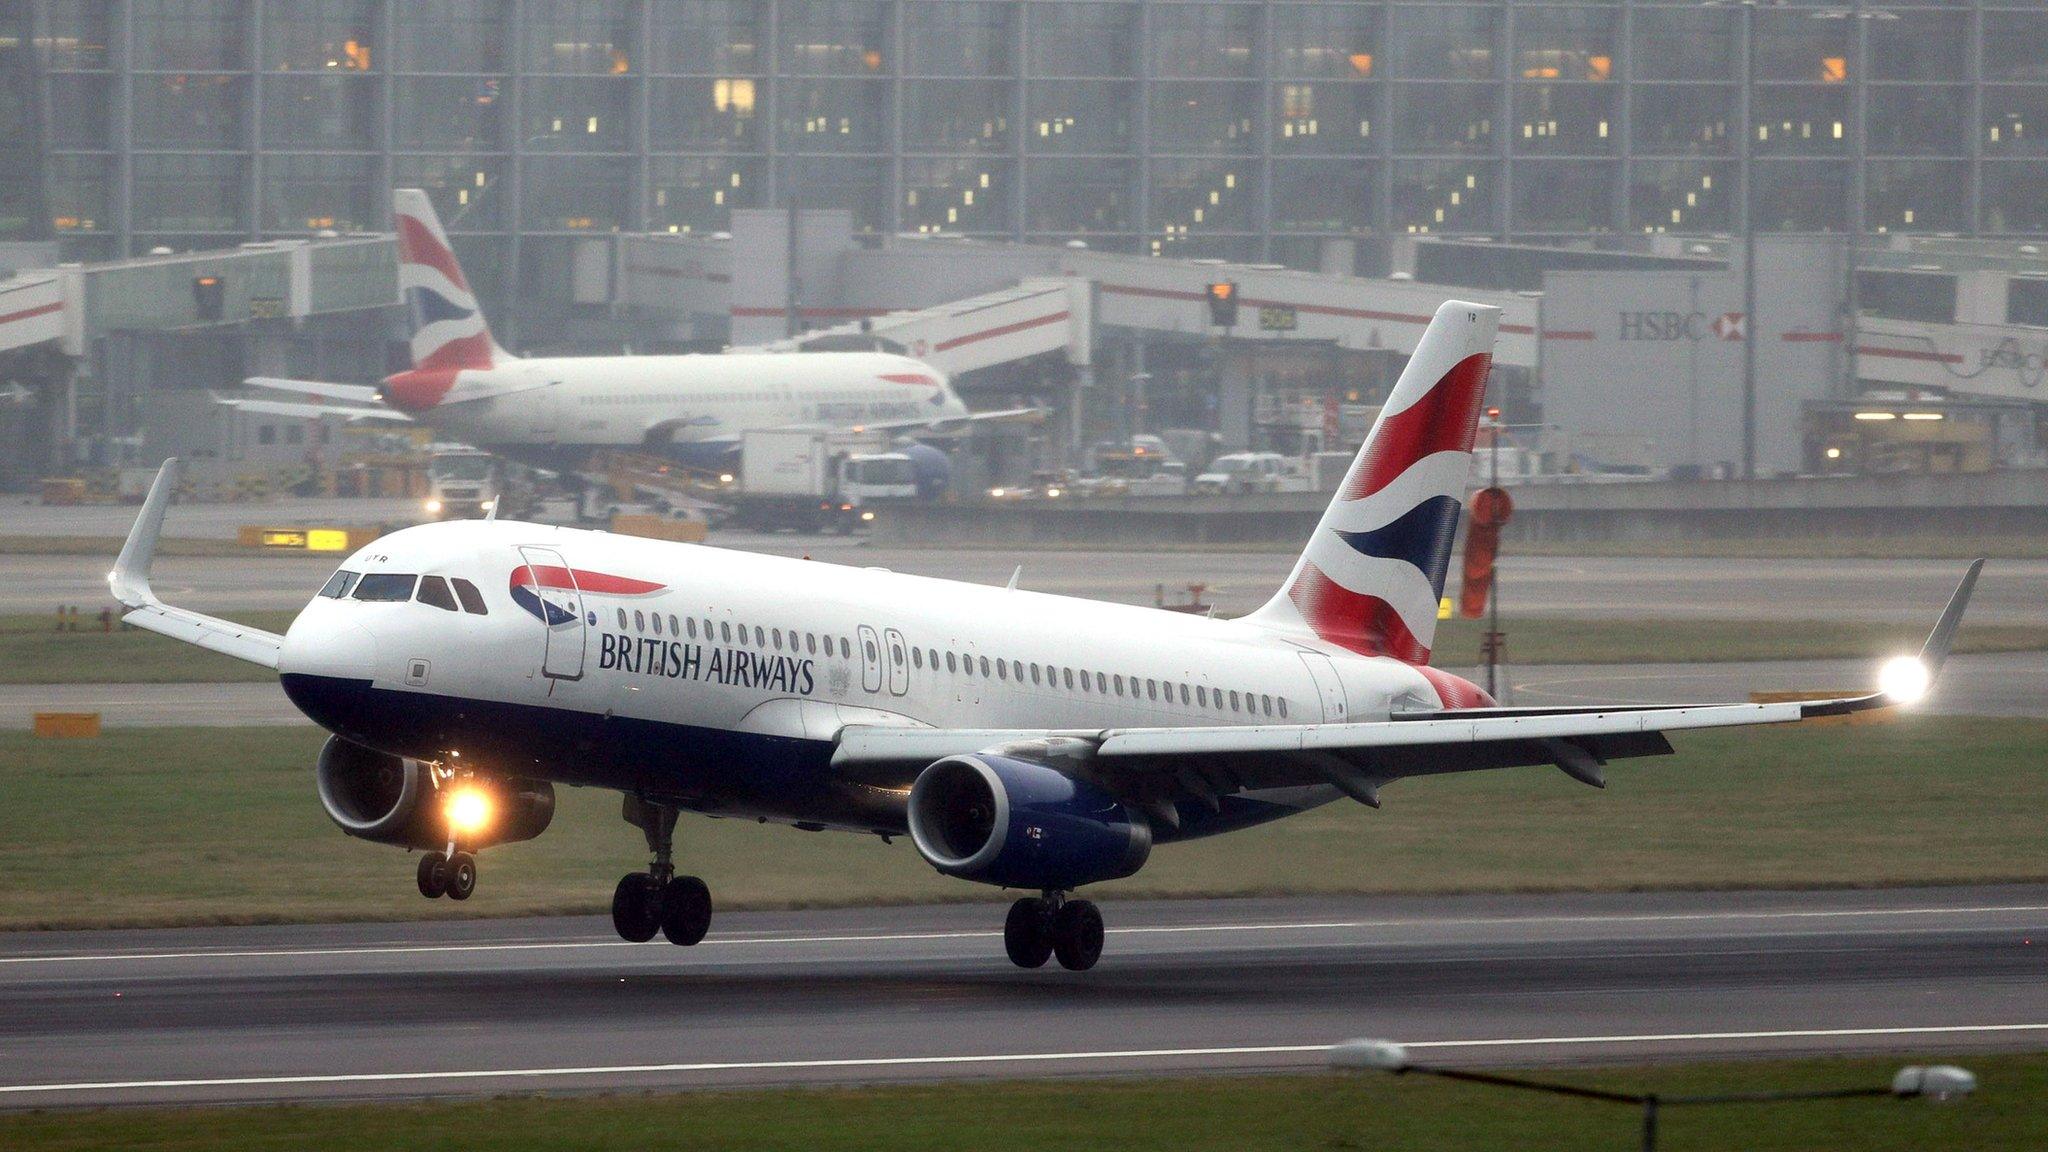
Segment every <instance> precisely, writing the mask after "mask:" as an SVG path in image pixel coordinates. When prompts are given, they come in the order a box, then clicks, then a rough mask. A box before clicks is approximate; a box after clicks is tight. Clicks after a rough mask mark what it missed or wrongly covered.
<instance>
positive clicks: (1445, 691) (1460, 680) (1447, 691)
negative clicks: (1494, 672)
mask: <svg viewBox="0 0 2048 1152" xmlns="http://www.w3.org/2000/svg"><path fill="white" fill-rule="evenodd" d="M1415 670H1416V671H1417V672H1420V673H1422V678H1423V679H1424V680H1427V681H1429V686H1430V687H1431V688H1434V689H1436V698H1437V700H1438V701H1440V702H1441V703H1442V704H1443V706H1444V707H1446V708H1491V707H1493V706H1494V699H1493V697H1491V696H1488V695H1487V694H1486V689H1484V688H1481V687H1480V686H1479V685H1477V684H1474V683H1473V682H1471V681H1470V680H1467V679H1465V678H1464V677H1463V676H1453V675H1451V674H1450V673H1449V672H1446V671H1444V670H1443V669H1441V668H1431V667H1430V666H1429V665H1427V664H1422V665H1418V666H1417V667H1416V669H1415Z"/></svg>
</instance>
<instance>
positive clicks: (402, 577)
mask: <svg viewBox="0 0 2048 1152" xmlns="http://www.w3.org/2000/svg"><path fill="white" fill-rule="evenodd" d="M417 583H419V577H418V576H417V575H415V574H413V573H411V572H372V573H370V574H369V575H367V576H364V577H363V578H362V580H361V581H360V582H358V583H357V584H356V599H358V600H410V599H412V586H413V585H414V584H417Z"/></svg>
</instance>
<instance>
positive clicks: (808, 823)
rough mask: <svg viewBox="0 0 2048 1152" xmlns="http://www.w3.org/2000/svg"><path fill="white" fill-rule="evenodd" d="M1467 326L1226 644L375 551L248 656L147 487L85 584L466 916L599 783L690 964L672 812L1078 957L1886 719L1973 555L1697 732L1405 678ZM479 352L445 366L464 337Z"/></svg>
mask: <svg viewBox="0 0 2048 1152" xmlns="http://www.w3.org/2000/svg"><path fill="white" fill-rule="evenodd" d="M1498 319H1499V314H1498V312H1497V310H1495V309H1492V308H1487V307H1482V306H1479V305H1473V304H1464V303H1459V302H1456V301H1453V302H1451V303H1447V304H1445V305H1444V306H1443V307H1442V308H1441V309H1439V310H1438V312H1437V313H1436V316H1435V318H1434V319H1433V321H1432V322H1431V324H1430V326H1429V329H1428V331H1427V333H1426V334H1425V335H1424V337H1423V339H1422V342H1421V345H1420V347H1419V348H1418V350H1417V351H1416V353H1415V356H1414V357H1413V359H1412V360H1411V361H1410V363H1409V364H1408V366H1407V369H1406V370H1405V371H1404V372H1403V373H1402V375H1401V378H1400V381H1399V382H1398V384H1397V385H1396V387H1395V389H1394V391H1393V393H1392V395H1391V396H1390V397H1389V399H1388V402H1387V404H1386V406H1385V409H1384V411H1383V412H1382V413H1381V415H1380V418H1379V421H1378V423H1377V424H1376V425H1375V426H1374V428H1373V431H1372V433H1371V434H1370V435H1369V436H1368V438H1367V439H1366V441H1365V444H1364V445H1363V447H1362V448H1361V449H1360V451H1359V454H1358V456H1357V458H1356V459H1355V460H1354V461H1353V463H1352V465H1351V469H1350V471H1349V473H1348V474H1347V476H1346V477H1345V480H1344V482H1343V485H1342V486H1341V488H1340V489H1339V491H1338V492H1337V494H1336V496H1335V498H1334V499H1333V500H1332V502H1331V504H1330V505H1329V507H1328V509H1327V510H1326V512H1325V513H1324V515H1323V518H1322V521H1321V523H1320V524H1319V525H1318V527H1317V528H1316V531H1315V534H1314V535H1313V536H1312V537H1311V539H1310V540H1309V542H1308V545H1307V547H1306V548H1305V549H1304V551H1303V552H1302V554H1301V556H1300V558H1299V559H1298V560H1297V561H1296V563H1295V565H1294V569H1293V571H1292V573H1291V574H1290V576H1289V577H1288V579H1287V581H1286V583H1285V584H1284V585H1282V586H1281V587H1280V588H1279V589H1278V590H1277V591H1276V592H1275V593H1274V594H1273V597H1272V599H1271V600H1270V601H1269V602H1268V603H1267V604H1266V605H1265V606H1264V607H1262V608H1260V609H1259V610H1258V611H1256V612H1254V613H1252V614H1251V615H1249V616H1247V617H1245V618H1243V619H1239V620H1216V619H1205V618H1200V617H1191V616H1187V615H1183V614H1178V613H1169V612H1160V611H1157V610H1153V609H1147V608H1137V607H1128V606H1123V605H1114V604H1103V603H1097V602H1093V601H1086V600H1080V599H1075V598H1071V597H1062V596H1049V595H1041V594H1037V593H1032V592H1027V591H1022V590H1019V589H1016V588H1014V587H1007V588H994V587H983V586H979V585H969V584H961V583H957V582H950V581H941V580H932V579H927V578H923V577H917V576H909V575H901V574H896V573H890V572H886V571H881V570H873V569H862V568H850V567H840V566H836V565H831V564H823V563H814V562H809V561H802V560H789V559H783V558H779V557H770V556H758V555H751V554H747V553H741V552H734V551H729V550H724V549H706V548H700V547H694V546H690V545H681V544H671V543H666V542H661V541H654V540H643V539H636V538H630V537H621V536H612V535H608V534H605V533H599V532H588V531H580V530H575V529H564V528H556V527H551V526H544V525H536V524H522V523H513V522H506V521H458V522H451V523H443V524H430V525H422V526H419V527H413V528H407V529H405V530H403V531H400V532H396V533H393V534H392V535H390V536H387V537H385V538H383V539H381V540H378V541H377V542H375V543H373V544H371V545H369V546H368V547H366V548H364V549H362V550H361V551H359V552H357V553H356V554H355V555H353V556H351V557H350V558H349V559H348V560H347V562H345V563H344V564H343V565H342V566H341V568H340V570H338V571H337V572H335V573H334V575H333V577H332V578H331V579H330V580H329V581H328V583H327V584H326V586H325V587H324V588H322V589H321V591H320V593H319V594H318V595H317V596H315V597H314V598H313V600H312V601H311V602H310V603H309V604H308V605H307V607H306V609H305V610H304V611H303V612H302V613H301V614H300V615H299V616H298V618H297V619H296V620H295V621H294V622H293V624H292V625H291V628H290V629H289V631H287V632H286V633H285V634H284V635H282V636H279V635H275V634H272V633H267V632H262V631H258V630H255V629H250V628H246V627H243V626H241V625H237V624H234V623H232V622H230V621H225V620H220V619H216V618H213V617H208V616H203V615H200V614H198V613H194V612H191V611H187V610H184V609H179V608H175V607H171V606H169V605H166V604H164V603H163V602H162V601H161V600H160V599H158V597H157V596H156V595H155V593H154V592H153V591H152V590H151V588H150V584H149V562H150V558H151V555H152V553H153V551H154V547H155V542H156V539H157V536H158V533H159V532H160V530H161V528H162V524H163V518H164V514H165V507H166V504H167V501H168V497H169V493H170V491H171V489H172V487H173V486H174V484H175V461H173V462H168V463H167V464H166V465H165V468H164V472H163V474H162V475H160V476H159V477H158V479H157V483H156V485H155V486H154V487H153V488H152V489H151V492H150V495H149V498H148V500H147V501H146V503H145V504H144V506H143V510H142V513H141V515H140V516H139V517H138V519H137V521H136V524H135V528H134V530H133V532H132V533H131V534H130V537H129V539H128V542H127V544H126V545H125V546H124V548H123V549H122V552H121V556H120V559H119V561H118V562H117V564H116V566H115V568H114V570H113V572H112V573H110V577H109V579H110V583H111V586H112V588H113V591H114V594H115V595H116V597H117V598H118V599H119V600H120V601H121V602H122V603H123V604H125V605H127V606H128V607H129V608H130V609H132V611H130V613H129V614H128V617H127V619H128V620H129V621H131V622H133V623H135V624H138V625H140V626H142V627H144V628H148V629H151V630H154V631H158V632H162V633H164V634H166V635H170V636H175V637H177V638H179V639H182V640H186V641H188V642H190V643H194V644H197V645H200V646H202V647H206V648H210V649H213V650H215V651H219V652H224V653H227V654H229V655H232V656H237V657H239V658H241V659H244V660H248V661H251V662H254V663H257V664H260V665H263V666H265V667H268V668H273V669H275V670H276V671H277V673H278V675H279V679H280V681H281V683H282V685H283V687H284V690H285V692H286V693H287V695H289V696H290V698H291V699H292V701H293V703H294V704H296V705H297V706H298V707H299V709H300V710H301V711H303V712H304V713H305V714H306V715H307V716H309V717H311V718H312V719H313V720H314V721H316V722H317V723H319V724H320V725H321V726H322V727H324V728H326V729H327V730H328V731H329V732H331V733H333V735H332V736H331V738H330V739H329V740H328V742H327V745H326V747H325V749H324V750H323V752H322V753H321V756H320V761H319V765H318V771H317V780H318V788H319V795H320V799H321V802H322V803H323V805H324V806H325V808H326V810H327V813H328V815H329V816H330V817H331V818H332V819H333V820H334V822H335V823H336V824H338V825H340V826H341V828H342V829H343V830H344V831H346V832H348V833H349V834H351V835H354V836H358V837H361V838H364V839H367V840H372V841H376V842H380V843H385V844H392V845H398V846H402V847H406V848H409V849H413V850H417V851H419V852H421V853H422V856H421V858H420V861H419V867H418V872H417V879H418V884H419V887H420V890H421V891H422V892H423V893H424V894H426V895H428V896H439V895H443V894H445V895H448V896H452V897H455V898H457V899H461V898H466V897H467V896H468V895H469V894H470V892H471V891H472V890H473V888H474V886H475V883H476V860H475V855H474V854H475V853H476V852H477V851H479V850H481V849H483V848H486V847H489V846H490V845H493V844H497V843H503V842H506V841H513V840H521V839H526V838H529V837H532V836H535V835H539V834H540V833H541V831H542V830H544V829H545V828H546V827H547V824H548V822H549V818H550V816H551V815H552V813H553V809H554V791H553V786H554V785H555V784H557V783H567V784H575V785H587V786H595V787H602V788H611V789H616V790H618V791H620V792H621V793H623V794H624V795H625V804H624V815H625V818H626V820H627V821H628V822H630V823H632V824H633V825H635V826H636V827H638V828H639V829H640V830H641V831H642V832H643V834H644V835H645V838H646V841H647V844H648V848H649V850H650V852H651V853H652V855H653V861H652V863H651V864H650V866H649V867H648V868H647V870H645V871H639V872H633V873H630V874H628V875H627V876H625V877H624V878H623V879H621V880H620V882H619V884H618V887H617V889H616V890H615V892H614V897H613V904H612V916H613V922H614V925H615V927H616V928H617V930H618V932H619V933H620V935H621V936H623V937H625V938H626V939H629V940H648V939H651V938H652V937H653V936H654V935H655V934H656V933H657V932H660V933H662V934H664V935H666V936H667V937H668V939H669V940H671V941H673V942H675V943H677V944H694V943H696V942H697V941H698V940H700V939H702V937H703V935H704V933H705V931H706V930H707V928H708V926H709V924H710V919H711V896H710V891H709V889H708V887H707V886H706V885H705V883H704V882H703V881H702V880H700V879H697V878H695V877H692V876H678V875H677V874H676V869H675V864H674V858H673V831H674V828H675V825H676V821H677V819H678V816H679V814H680V813H682V812H685V811H694V812H701V813H705V814H709V815H715V816H724V817H743V818H752V819H756V820H760V821H763V822H778V823H785V824H792V825H794V826H796V827H799V828H804V829H810V830H823V829H828V828H829V829H838V830H844V831H851V832H858V833H864V834H873V835H879V836H882V837H884V838H892V837H895V836H898V835H903V834H906V833H907V834H908V835H909V837H910V839H911V840H912V842H913V844H914V845H915V848H916V851H917V853H918V854H919V856H921V857H922V858H923V859H924V861H925V862H926V863H928V864H929V865H931V866H932V867H933V868H936V869H937V870H939V871H940V872H942V873H945V874H947V875H951V876H955V877H959V878H961V879H965V880H971V881H976V882H980V883H985V884H991V885H997V886H1000V887H1004V888H1017V889H1023V890H1025V891H1027V892H1034V893H1037V895H1032V896H1027V897H1025V898H1023V899H1020V900H1018V901H1016V902H1015V903H1014V904H1013V905H1012V906H1011V909H1010V912H1009V915H1008V918H1007V921H1006V923H1005V929H1004V943H1005V948H1006V951H1007V952H1008V954H1009V956H1010V958H1011V960H1012V961H1013V962H1015V963H1016V964H1018V965H1021V966H1025V967H1037V966H1040V965H1043V964H1044V963H1045V962H1046V960H1047V959H1048V958H1049V957H1052V956H1057V957H1058V960H1059V962H1060V963H1061V964H1062V965H1063V966H1065V967H1067V968H1070V969H1085V968H1088V967H1090V966H1092V965H1093V964H1094V963H1095V962H1096V960H1097V958H1098V957H1099V956H1100V953H1101V949H1102V941H1103V923H1102V917H1101V914H1100V912H1099V911H1098V910H1097V909H1096V907H1095V905H1094V904H1092V903H1091V902H1089V901H1087V900H1084V899H1077V898H1075V897H1073V895H1072V892H1073V891H1074V889H1076V888H1079V887H1081V886H1084V885H1087V884H1091V883H1095V882H1099V881H1103V880H1110V879H1115V878H1118V877H1123V876H1128V875H1131V874H1132V873H1134V872H1136V871H1137V870H1138V869H1139V868H1141V867H1143V865H1144V864H1145V861H1146V859H1147V858H1148V856H1149V855H1150V853H1151V852H1152V850H1153V848H1154V847H1155V845H1158V844H1164V843H1170V842H1173V841H1178V840H1186V839H1191V838H1195V837H1200V836H1208V835H1215V834H1219V833H1224V832H1230V831H1234V830H1238V829H1242V828H1246V827H1250V826H1252V825H1257V824H1263V823H1266V822H1269V821H1272V820H1277V819H1280V818H1282V817H1285V816H1289V815H1292V814H1294V813H1297V812H1300V811H1303V810H1305V809H1307V808H1311V807H1315V806H1317V805H1321V804H1325V803H1329V802H1331V801H1333V800H1337V799H1340V798H1343V797H1346V796H1349V797H1351V798H1352V799H1355V800H1357V801H1359V802H1361V803H1365V804H1369V805H1372V806H1375V807H1377V806H1378V805H1379V804H1380V802H1381V794H1382V791H1383V789H1384V788H1385V787H1386V786H1387V785H1389V784H1390V783H1392V782H1394V781H1397V780H1400V779H1403V778H1406V777H1411V776H1423V775H1432V774H1438V773H1449V772H1467V771H1476V770H1481V769H1494V768H1508V767H1516V766H1530V765H1549V766H1554V767H1557V768H1559V769H1561V770H1563V771H1564V772H1565V773H1566V774H1567V775H1569V776H1571V777H1572V778H1573V779H1576V780H1579V781H1582V782H1584V783H1587V784H1591V785H1595V786H1603V785H1604V778H1603V776H1602V766H1603V765H1604V764H1606V763H1607V762H1608V761H1610V760H1615V759H1620V758H1626V757H1636V756H1653V755H1661V754H1665V753H1668V752H1670V751H1671V750H1672V746H1671V744H1670V742H1669V740H1668V739H1667V733H1670V732H1674V731H1680V730H1686V729H1693V728H1712V727H1725V726H1733V725H1748V724H1773V723H1785V722H1794V721H1798V720H1802V719H1806V718H1808V717H1814V716H1828V715H1839V714H1843V713H1849V712H1855V711H1859V710H1864V709H1869V708H1876V707H1880V706H1883V705H1885V704H1888V703H1895V702H1903V701H1909V700H1912V699H1916V698H1917V697H1919V696H1920V695H1922V694H1924V692H1925V691H1926V690H1927V688H1928V687H1929V686H1930V684H1931V683H1932V679H1933V676H1934V674H1935V673H1936V672H1937V671H1938V670H1939V669H1940V666H1941V664H1942V662H1943V660H1944V659H1945V657H1946V655H1947V653H1948V650H1949V647H1950V644H1951V641H1952V639H1953V637H1954V634H1955V631H1956V628H1957V626H1958V624H1959V622H1960V620H1961V617H1962V612H1963V609H1964V606H1965V605H1966V603H1967V602H1968V599H1969V595H1970V592H1971V590H1972V588H1973V587H1974V585H1975V582H1976V579H1977V575H1978V572H1979V571H1980V570H1981V568H1982V565H1983V561H1981V560H1980V561H1978V562H1976V563H1975V564H1973V565H1972V566H1971V567H1970V569H1969V571H1968V574H1967V575H1966V576H1965V577H1964V578H1963V581H1962V583H1961V584H1960V586H1959V587H1958V588H1957V590H1956V593H1955V595H1954V597H1953V598H1952V599H1951V601H1950V603H1949V605H1948V607H1947V609H1946V611H1944V612H1943V614H1942V616H1941V617H1940V620H1939V622H1938V623H1937V624H1936V626H1935V628H1934V630H1933V632H1932V633H1931V634H1930V636H1929V638H1928V640H1927V643H1926V645H1925V646H1924V647H1923V649H1922V651H1921V653H1920V655H1919V656H1918V657H1917V658H1901V660H1899V661H1895V662H1894V663H1893V664H1891V665H1888V666H1887V667H1886V669H1885V671H1884V674H1883V676H1882V677H1881V681H1880V682H1881V685H1882V688H1883V690H1882V691H1880V692H1876V693H1872V694H1869V695H1863V696H1855V697H1845V698H1838V699H1830V700H1820V701H1809V702H1802V703H1776V704H1718V705H1705V706H1699V707H1616V708H1599V707H1594V708H1501V707H1496V706H1495V705H1494V702H1493V701H1492V700H1491V699H1490V698H1489V697H1488V696H1487V695H1486V694H1485V693H1484V692H1482V691H1481V690H1480V689H1478V688H1477V687H1475V686H1474V685H1472V684H1470V683H1468V682H1466V681H1465V680H1462V679H1460V678H1458V677H1456V676H1453V675H1451V674H1449V673H1446V672H1443V671H1441V670H1438V669H1436V668H1432V667H1430V665H1429V663H1428V661H1429V655H1430V647H1431V644H1432V642H1433V640H1434V632H1435V628H1436V604H1437V598H1438V596H1439V595H1440V594H1441V592H1442V588H1443V581H1444V574H1445V569H1446V567H1447V565H1448V562H1449V558H1450V553H1451V547H1452V540H1453V538H1454V535H1455V529H1456V525H1457V520H1458V517H1459V514H1460V509H1461V499H1462V497H1463V495H1464V484H1465V478H1466V476H1467V474H1468V471H1469V467H1470V457H1471V451H1472V442H1473V436H1474V429H1475V425H1476V422H1477V419H1478V414H1479V410H1480V405H1481V398H1482V396H1483V394H1484V391H1485V387H1486V379H1487V374H1488V369H1489V367H1490V358H1491V349H1492V346H1493V338H1494V331H1495V328H1496V325H1497V322H1498ZM481 331H482V330H481V329H480V328H479V329H478V330H477V334H478V342H477V344H476V345H475V346H476V347H482V346H483V345H484V344H485V343H487V342H488V337H487V336H483V335H480V334H481Z"/></svg>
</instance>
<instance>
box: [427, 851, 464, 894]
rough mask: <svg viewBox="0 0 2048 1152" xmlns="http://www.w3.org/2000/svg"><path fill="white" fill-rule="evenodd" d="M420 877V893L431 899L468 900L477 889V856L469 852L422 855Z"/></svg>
mask: <svg viewBox="0 0 2048 1152" xmlns="http://www.w3.org/2000/svg"><path fill="white" fill-rule="evenodd" d="M418 879H419V883H420V895H422V896H425V897H426V898H427V899H429V900H434V899H438V898H439V897H442V896H446V897H447V898H449V899H450V900H467V899H469V895H470V893H472V892H475V891H476V857H474V856H472V855H470V854H469V853H467V852H457V853H455V854H453V855H445V854H443V853H440V852H429V853H427V854H426V855H424V856H422V857H420V867H419V873H418Z"/></svg>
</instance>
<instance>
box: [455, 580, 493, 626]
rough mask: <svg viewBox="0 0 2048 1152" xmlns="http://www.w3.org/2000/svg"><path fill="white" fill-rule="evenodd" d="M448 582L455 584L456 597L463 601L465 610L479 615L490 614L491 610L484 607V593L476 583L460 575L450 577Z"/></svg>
mask: <svg viewBox="0 0 2048 1152" xmlns="http://www.w3.org/2000/svg"><path fill="white" fill-rule="evenodd" d="M448 582H449V583H450V584H453V585H455V598H456V599H457V600H460V601H462V610H463V611H464V612H468V613H471V614H473V615H477V616H488V615H490V612H491V610H490V609H489V608H486V607H484V594H483V593H481V592H479V591H477V590H476V585H474V584H471V583H470V582H469V581H467V580H464V579H463V578H462V577H460V576H453V577H450V578H449V580H448Z"/></svg>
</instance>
